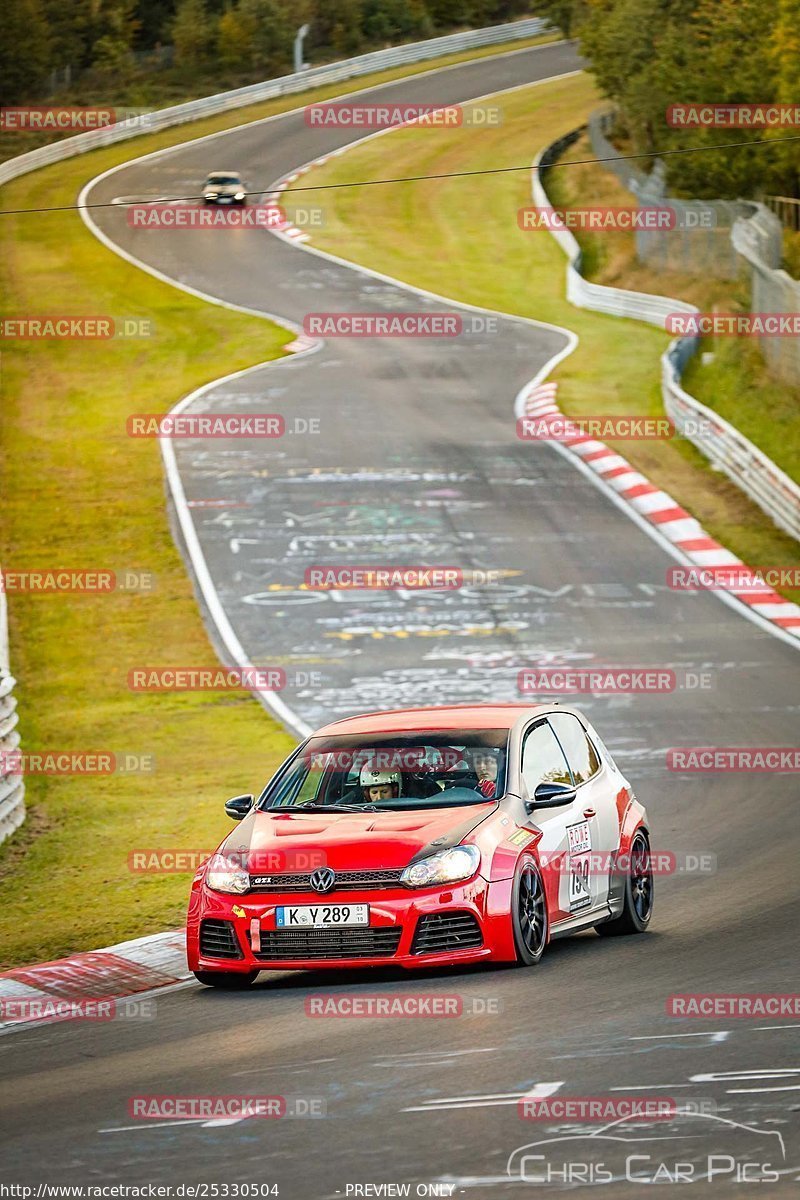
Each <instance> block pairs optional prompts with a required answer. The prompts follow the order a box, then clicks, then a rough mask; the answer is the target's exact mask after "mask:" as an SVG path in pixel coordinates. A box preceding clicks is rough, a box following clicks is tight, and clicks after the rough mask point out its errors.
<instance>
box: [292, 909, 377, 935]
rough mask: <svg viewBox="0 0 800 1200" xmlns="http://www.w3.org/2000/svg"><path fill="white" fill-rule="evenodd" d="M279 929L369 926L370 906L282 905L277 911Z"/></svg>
mask: <svg viewBox="0 0 800 1200" xmlns="http://www.w3.org/2000/svg"><path fill="white" fill-rule="evenodd" d="M275 924H276V925H277V927H278V929H289V928H298V927H300V926H303V927H306V926H308V925H313V926H314V928H316V929H333V928H336V927H337V926H339V925H369V905H368V904H303V905H298V904H282V905H280V906H279V907H278V908H276V909H275Z"/></svg>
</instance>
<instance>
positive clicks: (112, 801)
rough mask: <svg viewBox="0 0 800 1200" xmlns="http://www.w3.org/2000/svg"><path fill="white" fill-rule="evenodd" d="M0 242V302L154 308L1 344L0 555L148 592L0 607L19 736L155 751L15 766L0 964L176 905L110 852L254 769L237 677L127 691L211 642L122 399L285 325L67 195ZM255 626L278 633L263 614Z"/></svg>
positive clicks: (19, 187)
mask: <svg viewBox="0 0 800 1200" xmlns="http://www.w3.org/2000/svg"><path fill="white" fill-rule="evenodd" d="M536 40H537V41H539V40H543V39H536ZM514 48H515V49H516V48H519V46H515V47H514ZM502 49H504V48H488V49H486V50H485V51H481V52H478V53H476V54H474V55H455V56H449V57H448V58H447V59H442V60H440V62H429V63H425V64H423V65H421V66H419V67H417V68H412V69H410V70H408V69H406V70H405V71H403V70H395V71H390V72H383V73H381V74H376V75H374V76H370V77H369V78H361V79H358V80H355V81H353V82H352V83H351V84H349V85H342V84H339V85H336V86H335V87H328V88H325V89H317V90H316V91H314V92H309V93H307V94H304V95H303V96H300V97H298V96H290V97H285V98H283V99H282V100H279V101H271V102H269V103H265V104H260V105H257V106H253V107H252V108H248V109H240V110H237V111H236V112H234V113H229V114H226V115H225V116H224V117H217V118H214V119H210V120H205V121H202V122H195V123H193V124H192V125H190V126H186V125H183V126H180V127H178V128H176V129H172V130H168V131H166V132H164V133H161V134H158V135H150V136H146V137H140V138H135V139H133V140H131V141H129V142H126V143H124V144H122V145H119V146H115V147H111V148H109V149H107V150H102V151H95V152H93V153H92V154H90V155H86V156H83V157H81V158H76V159H74V160H71V161H67V162H65V163H61V164H57V165H55V166H52V167H48V168H46V169H45V170H41V171H37V172H35V173H33V174H30V175H26V176H23V177H22V178H21V179H18V180H16V181H14V182H13V183H11V184H9V185H7V186H6V187H5V188H4V189H3V196H2V208H3V209H14V208H37V207H52V206H56V205H69V204H74V203H75V199H76V197H77V195H78V192H79V191H80V188H81V186H82V185H83V183H84V182H85V181H86V180H87V179H89V178H91V177H93V176H94V175H96V174H98V173H99V172H101V171H103V170H106V169H107V168H109V167H111V166H114V165H116V164H117V163H120V162H124V161H126V160H127V159H129V158H133V157H136V156H138V155H140V154H145V153H148V152H149V151H151V150H155V149H159V148H161V147H163V146H168V145H174V144H176V143H179V142H181V141H185V140H187V139H189V138H192V137H199V136H201V135H203V134H206V133H210V132H215V131H217V130H219V129H225V128H230V127H232V126H235V125H239V124H242V123H244V122H246V121H251V120H254V119H256V118H258V117H262V116H267V115H270V114H272V113H276V112H281V111H285V110H287V109H289V108H293V107H296V106H297V105H298V104H303V103H306V102H310V101H311V100H319V99H324V98H326V97H328V96H331V95H335V94H339V93H341V92H342V91H344V90H346V89H347V87H348V86H349V87H354V88H356V87H357V88H363V87H367V86H369V85H370V84H373V83H378V82H382V81H385V80H389V79H394V78H399V77H401V76H402V75H413V74H415V73H417V71H418V70H422V69H425V70H430V69H431V68H432V67H434V66H437V65H440V63H441V65H446V64H447V63H450V62H454V61H462V60H463V59H465V58H469V57H483V56H484V54H491V53H497V52H502ZM0 245H2V262H0V282H1V283H2V293H3V295H4V296H5V297H6V299H5V301H4V304H3V308H2V312H3V314H4V315H20V314H37V313H45V312H46V313H70V314H75V313H85V314H103V313H104V314H114V315H119V316H126V317H137V316H138V317H143V318H148V319H150V320H151V321H152V323H153V327H154V336H152V337H150V338H146V339H142V340H139V341H130V342H124V341H113V342H98V343H94V344H90V343H87V342H76V341H72V342H45V341H41V342H16V343H15V342H12V341H6V342H5V343H4V345H3V354H2V364H1V366H2V374H1V376H0V380H1V383H0V388H1V390H0V478H1V480H2V484H1V486H2V494H3V504H4V522H3V526H2V530H0V564H2V566H3V567H5V568H6V569H7V570H12V569H17V570H20V569H21V570H24V569H33V568H41V567H47V566H50V567H52V566H58V567H73V568H86V567H92V568H104V569H113V570H119V569H122V568H126V567H129V568H133V569H137V570H142V571H148V572H151V573H152V574H153V575H154V577H155V587H154V589H153V591H152V594H150V595H145V594H141V595H137V594H133V593H131V594H124V593H113V594H111V595H109V596H88V595H87V596H47V595H25V594H14V595H12V596H11V597H10V604H9V621H10V637H11V647H12V666H13V670H14V674H15V676H16V677H17V679H18V681H19V683H18V689H17V697H18V700H19V710H20V728H21V731H22V735H23V747H24V749H26V750H29V751H33V750H44V749H51V750H55V749H58V750H79V751H86V750H90V749H104V750H112V751H116V752H120V751H124V752H130V753H134V754H141V755H151V756H153V759H154V761H155V766H156V769H155V771H153V772H152V773H141V774H132V775H128V776H125V775H113V776H105V777H104V776H96V777H83V778H81V777H72V778H69V777H43V776H38V777H37V776H30V777H29V778H28V780H27V802H28V808H29V812H28V819H27V821H26V823H25V824H24V825H23V826H22V828H21V829H20V830H19V831H18V832H17V833H16V834H15V835H14V836H13V838H11V839H10V840H8V841H7V842H5V843H4V844H3V846H2V847H0V969H3V968H8V967H10V966H15V965H19V964H21V963H26V962H31V961H41V960H43V959H47V958H52V957H57V956H60V955H63V954H67V953H71V952H75V951H79V950H85V949H90V948H92V947H96V946H101V945H107V944H109V943H111V942H114V941H118V940H121V939H124V938H127V937H135V936H140V935H144V934H147V933H151V932H157V931H160V930H162V929H164V928H170V927H174V926H176V925H179V924H180V923H181V921H182V918H183V913H184V907H185V902H186V898H187V893H188V877H187V876H186V875H161V876H156V875H135V874H132V873H131V872H130V871H129V869H128V855H129V853H130V852H131V851H132V850H134V849H149V848H183V849H204V848H207V847H209V846H213V845H215V844H216V843H217V842H218V841H219V839H220V838H221V837H222V836H223V834H224V833H225V832H226V831H227V830H228V829H229V828H230V822H229V821H228V819H227V818H226V817H225V815H224V813H223V812H222V801H223V800H224V799H226V798H227V797H228V796H229V795H232V794H235V793H237V792H242V791H247V790H251V789H253V788H258V787H259V786H260V785H261V783H263V781H264V780H265V779H266V778H267V777H268V776H269V774H270V772H271V771H272V770H273V769H274V768H275V767H276V765H277V764H278V762H279V761H280V760H281V759H282V758H283V757H284V755H285V754H286V753H288V751H289V749H290V748H291V746H292V745H293V739H292V738H291V737H290V736H289V735H288V734H287V733H285V732H284V731H283V730H282V729H281V728H280V727H279V726H278V725H277V724H276V723H275V722H274V721H272V720H270V718H269V717H268V716H267V715H266V714H265V713H264V711H263V709H262V708H261V706H260V705H259V704H258V702H257V701H255V700H254V699H253V698H252V697H250V696H249V694H246V693H242V694H227V695H215V694H203V693H182V694H163V695H159V694H148V695H137V694H132V693H130V692H129V691H128V688H127V684H126V676H127V672H128V670H129V668H130V667H132V666H136V665H154V664H156V665H157V664H159V663H161V664H168V663H176V664H179V665H187V666H212V665H214V664H215V663H216V661H217V660H216V656H215V654H214V652H213V650H212V648H211V646H210V644H209V641H208V637H207V634H206V632H205V628H204V626H203V623H202V620H201V617H200V613H199V611H198V607H197V603H196V599H195V596H194V593H193V591H192V586H191V584H190V582H189V579H188V577H187V575H186V571H185V568H184V565H183V562H182V560H181V558H180V556H179V554H178V551H177V550H176V548H175V546H174V544H173V541H172V537H171V534H170V530H169V526H168V521H167V514H166V506H165V493H164V480H163V475H162V468H161V459H160V455H159V451H158V446H157V444H156V443H155V442H153V441H132V440H131V439H129V438H128V437H126V435H125V420H126V417H127V416H128V415H129V414H130V413H132V412H136V411H139V412H142V411H145V412H153V411H166V410H167V409H169V408H170V407H171V406H172V405H173V404H174V403H175V402H176V401H177V400H178V399H179V398H180V397H181V396H183V395H185V394H186V393H188V392H189V391H191V390H192V389H194V388H195V387H198V386H199V385H201V384H202V383H205V382H207V381H209V380H212V379H214V378H216V377H218V376H219V375H222V374H226V373H228V372H230V371H234V370H237V369H240V368H244V367H247V366H250V365H253V364H255V363H258V362H262V361H266V360H269V359H272V358H276V357H279V356H280V354H281V352H282V350H281V348H282V346H283V345H284V343H285V342H286V341H287V340H289V338H290V337H291V335H288V334H286V333H285V332H284V331H283V330H281V329H279V328H277V327H276V326H275V325H274V324H272V323H270V322H268V321H263V320H260V319H258V318H255V317H248V316H246V315H244V314H238V313H232V312H226V311H225V310H223V309H220V308H218V307H216V306H210V305H207V304H205V303H203V302H202V301H200V300H196V299H194V298H192V297H190V296H188V295H186V294H185V293H183V292H181V291H178V290H177V289H174V288H171V287H169V286H168V285H166V284H162V283H160V282H158V281H157V280H154V279H152V278H151V277H150V276H148V275H147V274H145V273H143V272H142V271H140V270H138V269H137V268H136V267H133V266H130V265H128V264H126V263H124V262H123V261H122V260H121V259H119V258H118V257H117V256H116V255H114V254H112V253H111V252H110V251H108V250H106V249H105V248H104V247H103V246H102V245H101V244H100V243H99V242H98V241H97V240H96V239H95V238H94V237H92V235H91V234H90V233H89V232H88V231H87V230H86V229H85V228H84V226H83V224H82V222H81V221H80V219H79V218H78V216H77V214H76V213H72V212H67V213H50V214H44V213H38V214H36V215H20V216H6V217H3V219H2V222H0ZM275 639H276V647H275V648H276V654H277V653H279V650H280V646H279V641H278V639H279V631H278V630H277V629H276V631H275Z"/></svg>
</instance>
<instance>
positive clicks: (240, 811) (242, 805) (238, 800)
mask: <svg viewBox="0 0 800 1200" xmlns="http://www.w3.org/2000/svg"><path fill="white" fill-rule="evenodd" d="M253 800H254V797H253V796H234V797H233V799H232V800H226V801H225V812H226V813H227V814H228V816H229V817H232V818H233V820H234V821H242V820H243V819H244V818H245V817H246V816H247V814H248V813H249V812H250V809H251V808H252V807H253Z"/></svg>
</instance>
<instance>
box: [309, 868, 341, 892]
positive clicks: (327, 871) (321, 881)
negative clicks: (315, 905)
mask: <svg viewBox="0 0 800 1200" xmlns="http://www.w3.org/2000/svg"><path fill="white" fill-rule="evenodd" d="M335 882H336V872H335V871H333V870H331V868H330V867H319V868H318V869H317V870H316V871H312V872H311V886H312V888H313V889H314V891H315V892H329V891H330V890H331V888H332V887H333V885H334V883H335Z"/></svg>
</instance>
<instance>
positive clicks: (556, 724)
mask: <svg viewBox="0 0 800 1200" xmlns="http://www.w3.org/2000/svg"><path fill="white" fill-rule="evenodd" d="M548 720H549V721H550V724H551V725H552V726H553V729H555V731H556V734H557V735H558V740H559V741H560V742H561V745H562V746H563V748H564V753H565V754H566V756H567V760H568V762H569V765H570V766H571V767H572V774H573V777H574V781H575V783H576V784H579V783H586V780H587V779H591V778H592V776H593V775H596V774H597V772H598V771H599V770H600V760H599V759H598V757H597V753H596V752H595V748H594V746H593V745H592V743H591V742H590V741H589V739H588V737H587V736H586V731H585V730H584V728H583V726H582V725H581V723H580V721H579V720H578V718H577V717H573V716H572V715H571V713H553V715H552V716H551V717H549V718H548Z"/></svg>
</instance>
